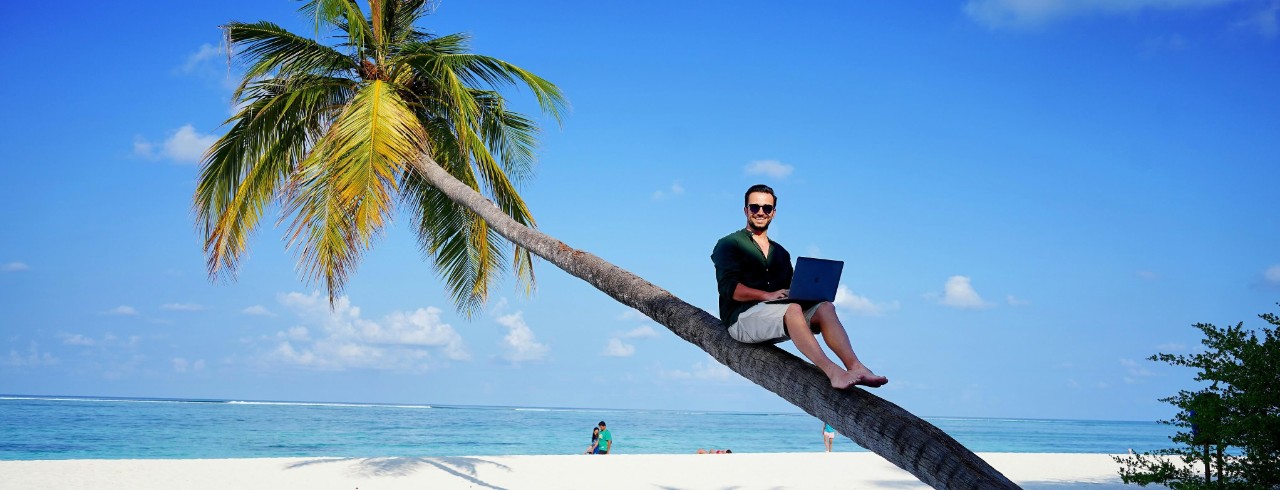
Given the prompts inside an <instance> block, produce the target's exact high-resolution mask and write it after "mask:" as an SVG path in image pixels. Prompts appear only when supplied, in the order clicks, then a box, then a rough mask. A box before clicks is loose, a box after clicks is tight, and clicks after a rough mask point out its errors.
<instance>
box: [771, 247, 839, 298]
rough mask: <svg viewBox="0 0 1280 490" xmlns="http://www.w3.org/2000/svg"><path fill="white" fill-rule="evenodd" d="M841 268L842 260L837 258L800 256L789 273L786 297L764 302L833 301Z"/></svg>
mask: <svg viewBox="0 0 1280 490" xmlns="http://www.w3.org/2000/svg"><path fill="white" fill-rule="evenodd" d="M843 269H844V262H842V261H839V260H827V259H815V258H813V257H800V258H798V259H796V270H795V272H794V273H793V274H791V288H790V289H791V293H790V294H789V295H788V296H787V297H786V298H782V299H775V300H772V301H765V303H820V302H823V301H833V302H834V301H835V300H836V288H837V287H839V286H840V271H841V270H843Z"/></svg>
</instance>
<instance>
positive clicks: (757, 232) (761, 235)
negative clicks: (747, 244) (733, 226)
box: [747, 225, 769, 241]
mask: <svg viewBox="0 0 1280 490" xmlns="http://www.w3.org/2000/svg"><path fill="white" fill-rule="evenodd" d="M747 233H750V234H751V238H754V239H756V240H766V241H767V240H769V229H768V228H755V227H752V226H751V225H747Z"/></svg>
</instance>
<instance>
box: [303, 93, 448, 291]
mask: <svg viewBox="0 0 1280 490" xmlns="http://www.w3.org/2000/svg"><path fill="white" fill-rule="evenodd" d="M423 137H424V130H423V128H422V126H421V125H420V122H419V121H418V119H417V117H416V116H415V115H414V113H413V112H412V110H410V109H409V108H408V107H407V106H406V105H405V104H404V101H403V100H401V99H400V98H399V96H398V95H397V94H396V91H395V89H394V88H393V87H391V86H390V84H388V83H387V82H383V81H380V80H374V81H372V82H370V83H367V84H365V85H364V86H362V87H361V88H360V90H359V91H358V92H357V93H356V94H355V96H354V97H353V98H352V99H351V102H350V103H348V104H347V106H346V107H345V109H344V111H343V112H342V114H340V115H339V116H338V117H337V119H336V120H335V121H334V122H333V124H332V126H330V128H329V131H328V132H327V133H325V135H324V136H323V137H322V138H321V140H320V141H319V142H318V143H317V144H316V148H315V150H314V151H313V153H312V155H311V156H309V157H308V158H307V159H305V160H304V161H303V162H302V163H301V165H300V168H299V171H298V172H297V174H296V178H295V179H294V180H293V181H292V182H291V189H290V193H289V195H290V199H289V202H290V204H289V210H288V211H289V214H292V215H294V216H295V218H294V221H293V224H292V225H291V226H290V230H291V231H290V235H291V238H290V243H291V246H293V245H295V244H301V250H300V252H299V253H300V255H299V262H300V264H299V267H300V269H302V270H303V272H304V274H305V275H306V276H308V277H309V278H311V279H320V278H323V279H324V282H325V283H326V286H328V287H329V294H330V299H331V300H332V299H333V297H334V295H335V294H336V293H337V292H339V291H340V290H341V287H342V285H343V284H344V283H345V281H346V277H347V276H346V275H347V273H349V272H350V271H351V270H354V266H355V262H356V261H357V260H358V259H359V257H360V254H361V253H362V252H363V251H364V250H365V249H367V248H369V246H370V245H371V244H372V240H373V238H374V237H376V236H377V235H378V233H379V232H380V231H381V230H382V229H383V228H384V227H385V226H386V224H387V222H388V220H389V219H390V217H391V214H392V211H393V199H394V196H395V195H396V193H397V192H398V184H397V178H399V176H400V175H401V174H403V172H404V170H405V169H406V168H407V167H406V162H408V161H409V160H410V159H411V158H415V157H416V156H417V155H418V153H419V152H420V151H422V149H423Z"/></svg>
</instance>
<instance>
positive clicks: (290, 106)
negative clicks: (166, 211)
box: [193, 77, 349, 277]
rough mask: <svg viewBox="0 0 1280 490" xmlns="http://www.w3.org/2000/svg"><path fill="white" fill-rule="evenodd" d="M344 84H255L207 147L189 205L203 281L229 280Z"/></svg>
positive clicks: (342, 96) (299, 80) (343, 93)
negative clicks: (200, 241) (199, 239)
mask: <svg viewBox="0 0 1280 490" xmlns="http://www.w3.org/2000/svg"><path fill="white" fill-rule="evenodd" d="M347 82H348V81H347V80H344V79H329V78H323V77H312V78H310V79H304V78H296V79H290V80H269V81H261V82H256V83H255V84H254V87H253V89H252V90H251V92H252V93H253V95H254V97H253V98H251V99H250V103H249V104H247V105H245V106H244V107H242V108H241V109H240V111H239V112H238V113H237V114H236V115H235V116H234V117H233V118H232V119H230V120H229V121H228V122H232V121H234V124H233V125H232V127H231V129H230V130H229V131H228V132H227V134H225V135H223V136H222V137H221V138H219V139H218V141H217V142H215V143H214V145H213V146H212V147H211V148H210V150H209V153H208V155H207V156H206V158H205V161H204V165H203V168H202V169H201V176H200V180H199V182H198V184H197V186H196V193H195V196H194V199H193V201H194V207H195V212H196V220H197V223H198V224H199V225H200V227H201V230H200V231H201V235H202V236H203V237H204V238H205V244H204V250H205V254H206V255H207V258H208V269H209V274H210V276H211V277H217V276H218V275H220V274H223V273H225V274H227V275H234V273H235V271H236V268H237V265H238V260H239V257H240V255H241V254H242V253H243V251H244V247H245V243H246V240H247V237H248V235H249V234H250V233H251V232H252V231H253V229H254V228H256V226H257V224H258V222H259V221H260V219H261V215H262V211H263V210H264V209H265V207H266V206H267V205H268V204H269V203H270V202H271V200H272V199H273V198H274V196H275V194H276V191H277V190H278V189H279V187H280V184H281V183H282V182H284V181H285V180H286V179H287V177H288V175H289V174H290V173H292V171H293V168H294V167H295V165H296V164H297V162H298V161H300V160H301V159H302V158H303V157H304V156H305V154H306V150H307V146H308V143H309V142H310V141H311V140H313V139H314V138H315V136H316V135H318V134H319V132H320V130H321V128H322V127H324V125H325V123H326V120H327V118H328V117H330V116H329V114H330V112H331V110H330V109H328V108H331V107H340V104H341V103H342V101H343V100H344V99H345V98H347V97H349V84H348V83H347Z"/></svg>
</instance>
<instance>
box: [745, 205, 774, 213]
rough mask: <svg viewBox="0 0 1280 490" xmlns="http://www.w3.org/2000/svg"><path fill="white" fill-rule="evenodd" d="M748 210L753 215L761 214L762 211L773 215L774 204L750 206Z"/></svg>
mask: <svg viewBox="0 0 1280 490" xmlns="http://www.w3.org/2000/svg"><path fill="white" fill-rule="evenodd" d="M747 210H748V211H751V214H756V213H759V212H760V211H762V210H763V211H764V214H773V205H772V204H748V205H747Z"/></svg>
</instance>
